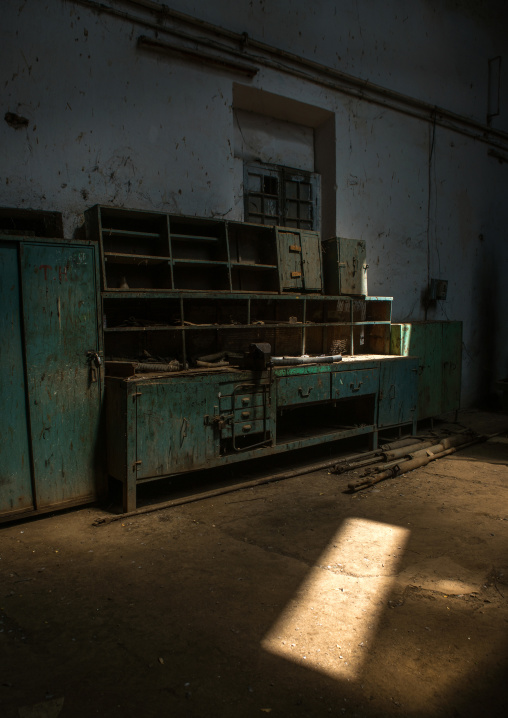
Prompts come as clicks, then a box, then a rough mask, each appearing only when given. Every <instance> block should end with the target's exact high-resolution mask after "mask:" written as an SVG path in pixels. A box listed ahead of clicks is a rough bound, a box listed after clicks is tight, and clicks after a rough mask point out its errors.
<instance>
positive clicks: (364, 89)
mask: <svg viewBox="0 0 508 718" xmlns="http://www.w3.org/2000/svg"><path fill="white" fill-rule="evenodd" d="M67 1H69V0H67ZM70 1H71V2H74V3H77V4H79V5H83V6H85V7H88V8H90V9H92V10H94V11H95V12H98V13H106V14H109V15H113V16H116V17H119V18H121V19H123V20H126V21H128V22H130V23H133V24H137V25H141V26H143V27H147V28H150V29H152V30H154V31H155V32H157V33H158V34H160V33H162V34H167V35H173V36H175V37H179V38H180V39H184V40H187V41H189V40H190V41H192V42H193V43H196V44H197V45H202V46H205V47H209V48H213V49H215V50H217V51H220V52H225V53H227V54H229V55H233V56H235V57H242V58H243V59H244V60H249V61H250V62H258V63H259V64H262V65H264V66H266V67H270V68H272V69H274V70H277V71H279V72H285V73H288V74H291V75H294V76H296V77H299V78H300V79H303V80H306V81H308V82H312V83H314V84H319V85H322V86H324V87H327V88H328V89H331V90H333V91H336V92H342V93H343V94H347V95H351V96H354V97H356V98H358V99H362V100H364V101H366V102H371V103H374V104H377V105H380V106H383V107H386V108H388V109H391V110H394V111H396V112H400V113H403V114H406V115H409V116H411V117H415V118H417V119H420V120H423V121H426V122H431V123H435V124H436V125H439V126H441V127H445V128H447V129H449V130H452V131H454V132H458V133H460V134H463V135H465V136H467V137H470V138H473V139H475V140H478V141H480V142H483V143H486V144H488V145H489V146H491V147H496V148H497V149H500V150H503V151H506V150H507V149H508V134H507V133H506V132H503V131H501V130H495V129H493V128H492V127H489V125H486V124H483V123H481V122H477V121H476V120H473V119H471V118H469V117H466V116H464V115H459V114H457V113H455V112H452V111H451V110H446V109H445V108H442V107H437V106H435V105H431V104H429V103H428V102H425V101H423V100H419V99H417V98H415V97H411V96H409V95H405V94H402V93H399V92H396V91H394V90H390V89H388V88H385V87H382V86H381V85H376V84H374V83H372V82H369V81H368V80H361V79H359V78H357V77H354V76H352V75H348V74H346V73H344V72H341V71H340V70H336V69H334V68H331V67H327V66H326V65H322V64H321V63H318V62H316V61H314V60H309V59H307V58H303V57H300V56H298V55H295V54H294V53H291V52H288V51H286V50H281V49H279V48H276V47H273V46H272V45H268V44H266V43H264V42H261V41H259V40H255V39H254V38H250V37H249V36H248V34H247V33H241V34H240V33H237V32H234V31H232V30H227V29H226V28H222V27H219V26H217V25H213V24H212V23H209V22H206V21H204V20H200V19H199V18H195V17H192V16H190V15H187V14H185V13H181V12H178V11H176V10H172V9H170V8H168V7H167V6H165V5H160V4H159V3H155V2H153V1H152V0H121V1H122V2H124V3H127V4H129V5H132V6H137V7H138V8H140V9H143V10H147V11H149V12H151V13H154V14H156V15H157V16H158V18H159V22H151V21H148V20H144V19H143V18H141V17H137V16H136V15H132V14H130V13H128V12H125V11H122V10H119V9H117V8H114V7H112V6H111V5H105V4H104V3H99V2H96V0H70ZM164 19H170V20H173V21H175V22H180V23H184V24H186V25H189V26H191V27H194V28H199V29H200V30H204V31H205V32H208V33H210V34H213V35H214V36H216V37H219V38H222V39H226V40H228V41H232V42H234V43H235V44H237V45H238V47H239V50H237V49H235V48H231V47H228V46H227V45H224V44H223V43H219V42H216V41H215V40H210V39H208V38H205V37H195V36H191V35H189V34H188V33H185V32H182V31H181V30H179V29H175V28H168V27H164V26H163V25H162V22H161V21H162V20H164ZM252 49H256V50H258V51H260V52H263V53H265V54H266V55H268V57H267V56H263V55H258V54H254V53H253V52H252ZM271 58H274V59H271ZM281 60H285V61H288V62H291V63H294V65H296V67H293V66H288V65H283V64H281V62H280V61H281ZM203 61H205V58H203ZM299 68H305V69H306V70H308V71H311V72H313V73H315V74H314V75H311V74H308V73H306V72H304V71H303V70H302V69H299Z"/></svg>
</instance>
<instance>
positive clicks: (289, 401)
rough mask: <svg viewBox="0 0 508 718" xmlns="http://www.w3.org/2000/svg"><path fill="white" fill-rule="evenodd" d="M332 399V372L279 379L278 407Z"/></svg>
mask: <svg viewBox="0 0 508 718" xmlns="http://www.w3.org/2000/svg"><path fill="white" fill-rule="evenodd" d="M329 399H330V374H329V373H319V374H300V375H298V376H285V377H280V378H279V379H278V381H277V408H280V407H282V406H292V405H293V404H311V403H313V402H316V401H327V400H329Z"/></svg>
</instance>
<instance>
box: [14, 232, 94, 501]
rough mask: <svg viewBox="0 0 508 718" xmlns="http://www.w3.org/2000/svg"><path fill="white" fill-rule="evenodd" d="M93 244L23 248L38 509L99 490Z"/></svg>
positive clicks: (80, 498) (87, 496)
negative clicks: (92, 355)
mask: <svg viewBox="0 0 508 718" xmlns="http://www.w3.org/2000/svg"><path fill="white" fill-rule="evenodd" d="M96 259H97V258H96V248H95V247H94V246H93V245H87V244H83V245H77V244H74V245H73V244H64V243H58V244H57V243H54V244H52V243H42V242H41V243H38V242H33V243H31V242H26V243H24V244H22V245H21V276H22V296H23V321H24V331H25V346H26V366H27V388H28V404H29V418H30V434H31V442H32V455H33V467H34V485H35V504H36V506H35V507H36V508H37V509H41V508H47V507H49V506H53V505H59V504H65V503H79V502H80V501H86V500H87V499H92V498H94V497H95V496H96V494H97V488H98V487H97V482H98V480H99V477H100V476H101V471H100V465H99V461H100V459H99V453H100V451H99V434H100V432H99V422H100V410H101V375H100V371H99V370H97V368H96V367H94V366H92V363H91V362H90V359H89V357H88V356H87V352H90V351H99V333H98V322H97V317H98V314H97V286H96V276H97V273H96V270H97V264H96Z"/></svg>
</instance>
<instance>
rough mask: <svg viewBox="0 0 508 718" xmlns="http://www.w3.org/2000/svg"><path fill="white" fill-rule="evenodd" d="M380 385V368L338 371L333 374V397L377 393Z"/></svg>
mask: <svg viewBox="0 0 508 718" xmlns="http://www.w3.org/2000/svg"><path fill="white" fill-rule="evenodd" d="M378 386H379V374H378V369H377V368H373V369H359V370H357V371H338V372H335V374H333V376H332V399H346V398H347V397H351V396H363V395H364V394H375V393H376V392H377V390H378Z"/></svg>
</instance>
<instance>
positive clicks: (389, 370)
mask: <svg viewBox="0 0 508 718" xmlns="http://www.w3.org/2000/svg"><path fill="white" fill-rule="evenodd" d="M417 376H418V359H416V358H414V357H408V358H403V357H386V358H384V359H383V361H382V362H381V363H380V377H379V405H378V421H377V423H378V427H379V428H383V427H388V426H400V425H402V424H409V423H412V424H413V430H414V431H416V407H417V402H418V382H417Z"/></svg>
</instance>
